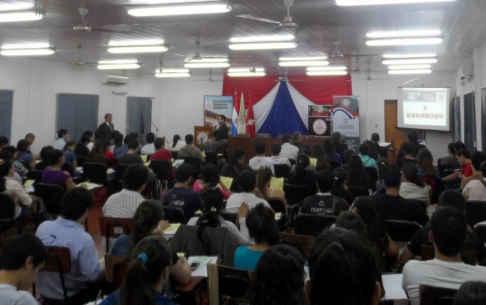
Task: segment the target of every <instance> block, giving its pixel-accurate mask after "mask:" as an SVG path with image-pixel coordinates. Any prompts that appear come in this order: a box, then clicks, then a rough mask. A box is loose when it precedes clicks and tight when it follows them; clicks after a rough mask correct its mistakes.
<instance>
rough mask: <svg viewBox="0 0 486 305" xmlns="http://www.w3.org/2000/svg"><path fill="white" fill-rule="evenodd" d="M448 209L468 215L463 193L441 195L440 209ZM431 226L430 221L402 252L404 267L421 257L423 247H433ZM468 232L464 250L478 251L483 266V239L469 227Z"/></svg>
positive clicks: (484, 251)
mask: <svg viewBox="0 0 486 305" xmlns="http://www.w3.org/2000/svg"><path fill="white" fill-rule="evenodd" d="M448 207H451V208H455V209H457V210H459V211H461V212H462V213H463V214H465V213H466V201H465V200H464V198H462V196H461V193H459V192H457V191H455V190H447V191H445V192H443V193H442V194H441V195H440V197H439V209H442V208H448ZM430 224H431V222H430V221H429V222H428V223H427V224H426V225H425V226H423V227H422V228H421V229H420V230H419V231H417V232H416V233H415V234H414V235H413V237H412V239H411V240H410V241H409V242H408V244H407V246H406V247H405V248H404V249H403V250H402V252H401V253H400V258H399V262H400V263H401V264H402V265H405V264H406V263H407V262H408V261H409V260H411V259H414V258H415V257H416V256H420V255H421V247H422V245H432V242H431V240H430V238H429V235H430ZM467 230H468V232H467V240H466V242H465V243H464V245H463V246H462V249H463V250H474V251H476V253H477V259H478V261H479V262H480V263H481V264H484V263H486V262H485V261H484V259H485V258H486V247H485V246H484V244H483V242H482V241H481V238H480V237H479V236H477V235H476V234H475V233H474V232H473V230H472V229H471V228H470V227H469V226H468V228H467Z"/></svg>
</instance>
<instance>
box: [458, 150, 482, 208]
mask: <svg viewBox="0 0 486 305" xmlns="http://www.w3.org/2000/svg"><path fill="white" fill-rule="evenodd" d="M471 167H472V169H473V174H472V175H471V176H469V177H466V178H464V179H462V181H461V186H462V185H464V187H463V189H462V195H463V196H464V198H466V200H474V201H486V176H485V175H486V153H484V152H480V151H476V152H474V153H473V154H472V156H471Z"/></svg>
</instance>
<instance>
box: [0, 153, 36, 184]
mask: <svg viewBox="0 0 486 305" xmlns="http://www.w3.org/2000/svg"><path fill="white" fill-rule="evenodd" d="M16 156H17V150H16V149H15V147H13V146H5V147H4V148H3V149H2V151H1V152H0V160H4V161H5V160H11V161H12V164H13V167H14V169H15V179H16V180H17V181H18V182H19V183H20V184H22V180H25V179H27V174H28V173H29V170H28V169H27V168H26V167H25V166H24V164H22V162H20V161H19V160H18V159H16V158H15V157H16Z"/></svg>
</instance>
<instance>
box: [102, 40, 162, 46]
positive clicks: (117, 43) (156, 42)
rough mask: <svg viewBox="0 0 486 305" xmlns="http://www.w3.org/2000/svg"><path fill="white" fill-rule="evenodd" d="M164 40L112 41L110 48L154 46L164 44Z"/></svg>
mask: <svg viewBox="0 0 486 305" xmlns="http://www.w3.org/2000/svg"><path fill="white" fill-rule="evenodd" d="M164 42H165V41H164V40H163V39H142V40H120V41H116V40H115V41H110V42H109V43H108V45H109V46H110V47H122V46H154V45H161V44H164Z"/></svg>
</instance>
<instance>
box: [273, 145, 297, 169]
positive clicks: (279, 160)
mask: <svg viewBox="0 0 486 305" xmlns="http://www.w3.org/2000/svg"><path fill="white" fill-rule="evenodd" d="M281 151H282V146H281V145H280V144H278V143H275V144H273V145H272V154H273V156H271V157H270V159H272V162H273V164H274V165H277V164H284V165H287V166H288V167H291V166H292V165H291V164H290V161H289V159H288V158H283V157H281V156H280V152H281Z"/></svg>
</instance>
